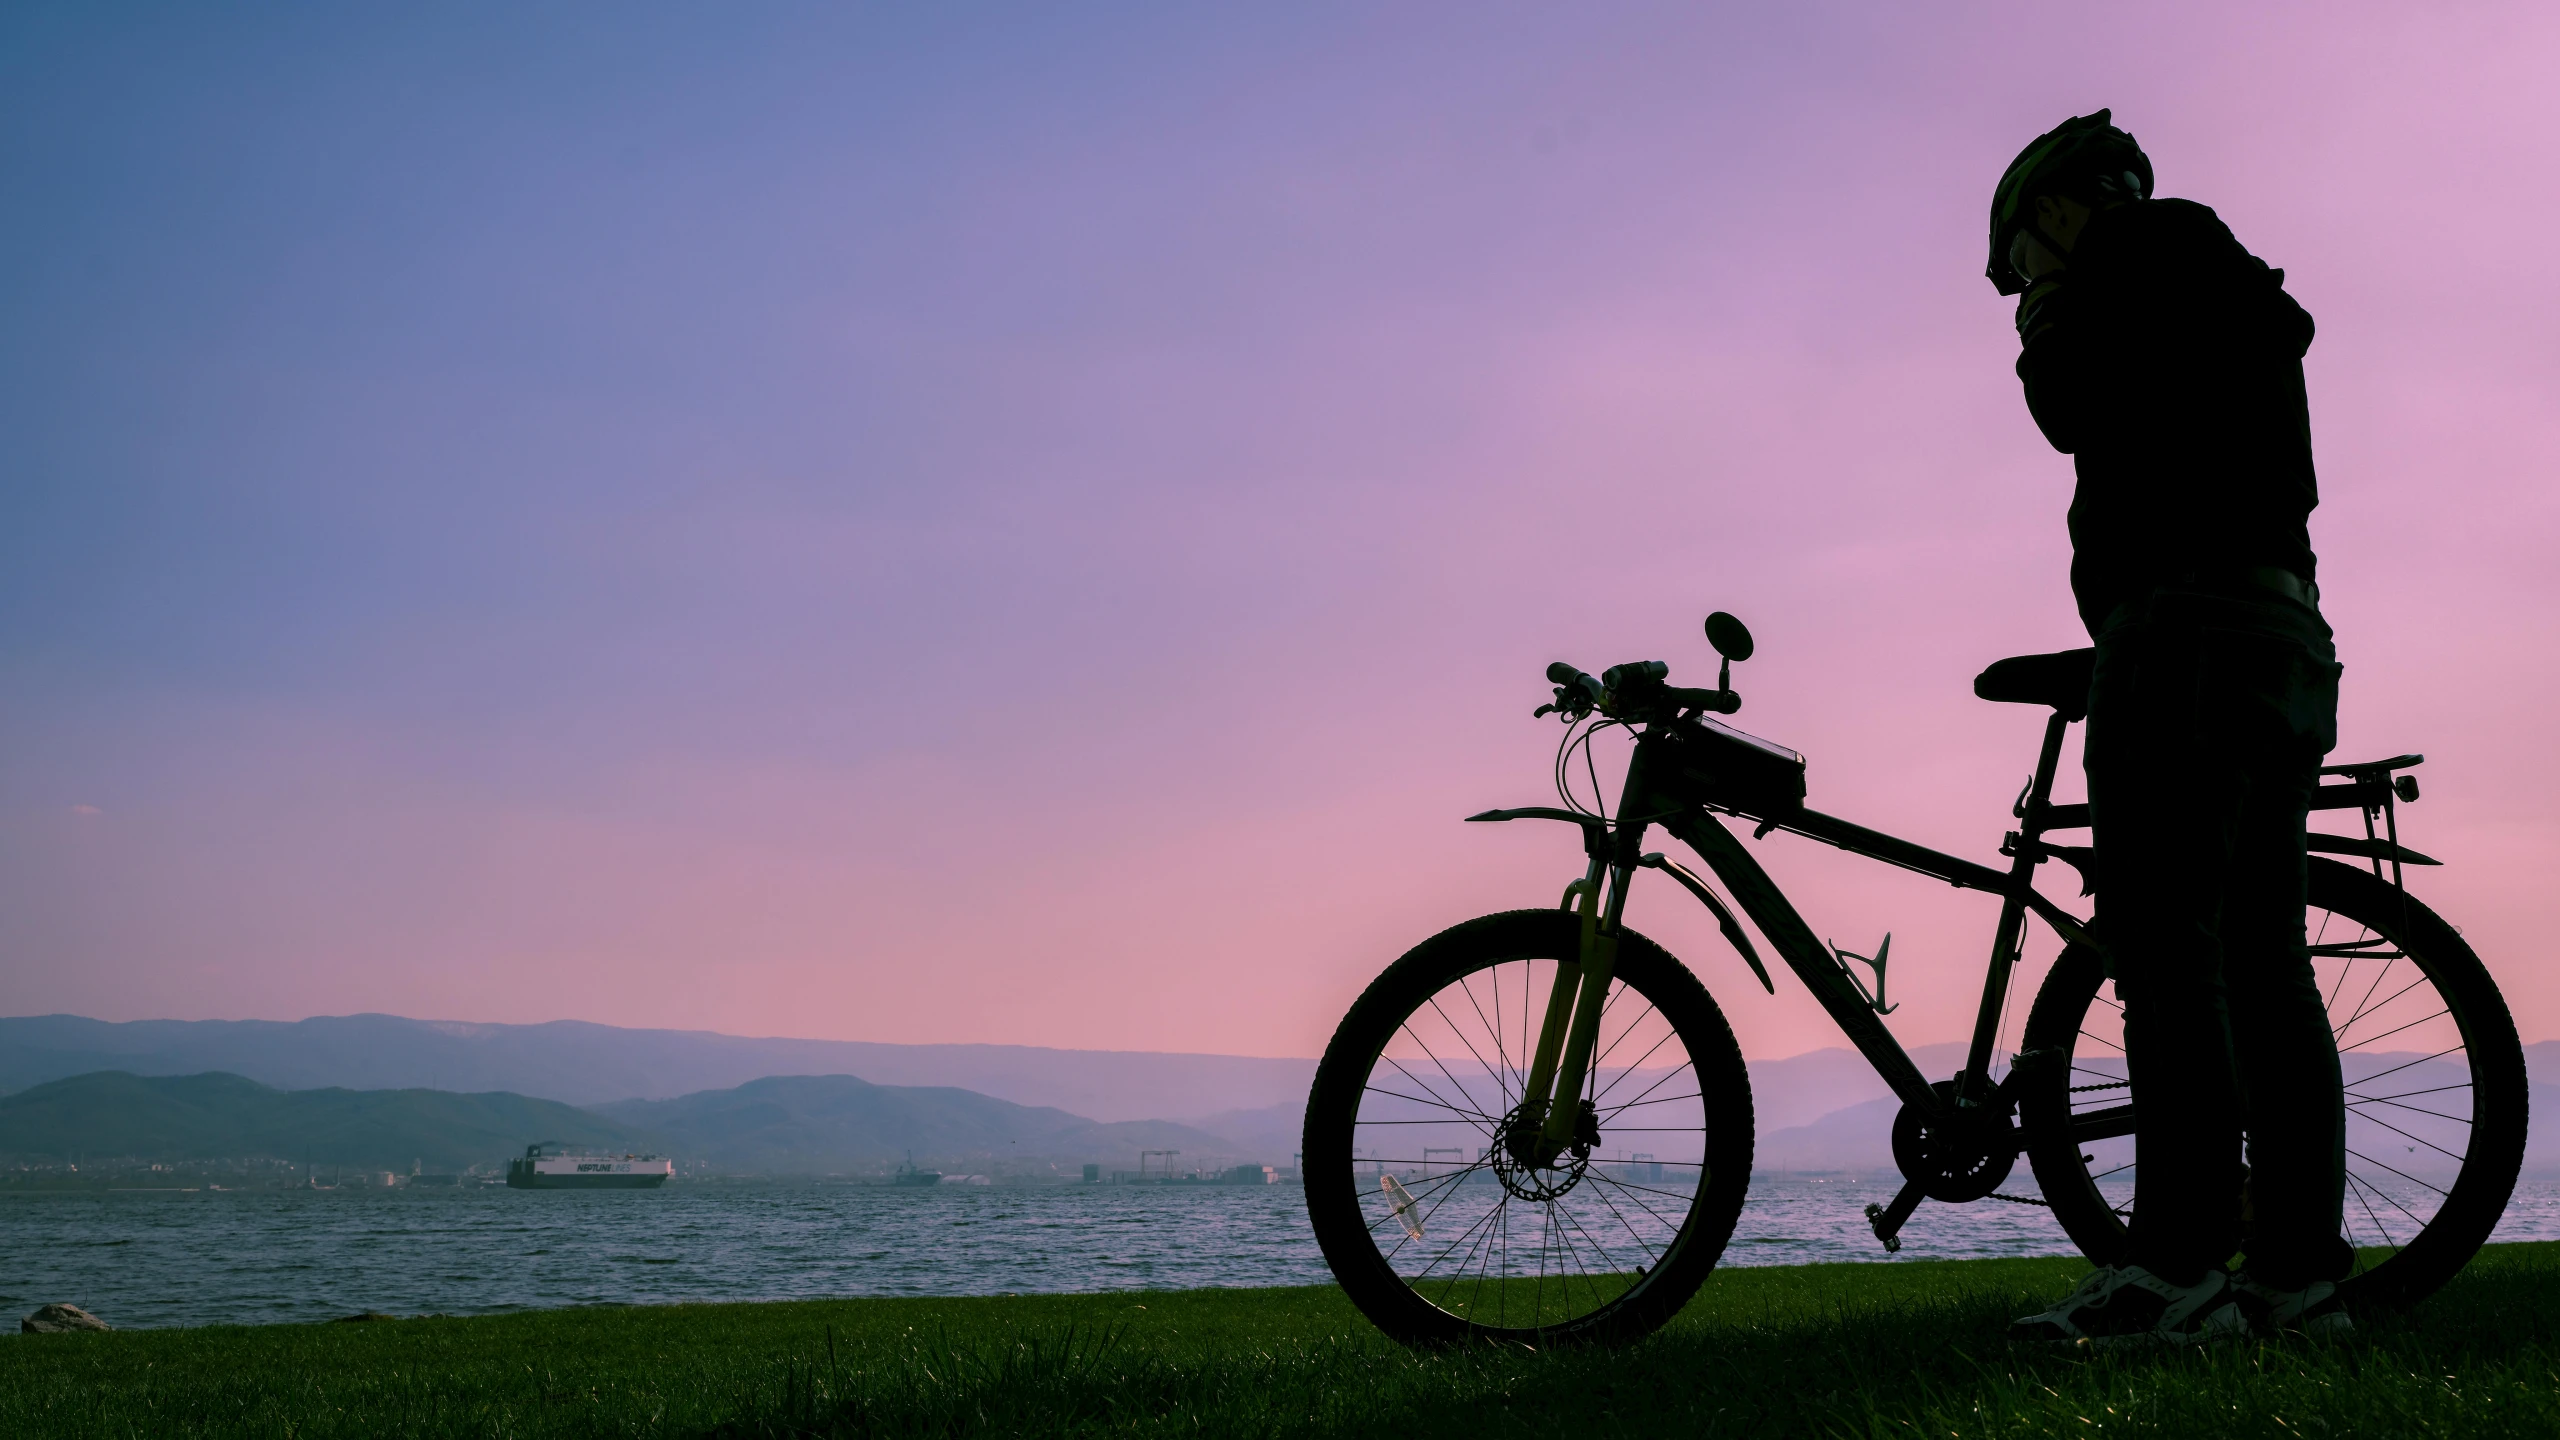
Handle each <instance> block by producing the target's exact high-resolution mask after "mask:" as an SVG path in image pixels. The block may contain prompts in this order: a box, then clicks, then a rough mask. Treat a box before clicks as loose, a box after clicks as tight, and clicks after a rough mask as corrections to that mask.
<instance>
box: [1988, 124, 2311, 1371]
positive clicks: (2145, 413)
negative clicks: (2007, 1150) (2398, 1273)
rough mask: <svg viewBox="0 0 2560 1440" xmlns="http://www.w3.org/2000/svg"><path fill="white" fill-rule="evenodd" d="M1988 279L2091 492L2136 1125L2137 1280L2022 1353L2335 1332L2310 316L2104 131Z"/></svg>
mask: <svg viewBox="0 0 2560 1440" xmlns="http://www.w3.org/2000/svg"><path fill="white" fill-rule="evenodd" d="M1990 277H1991V280H1992V283H1993V284H1994V285H1996V286H1997V287H1998V288H1999V290H2000V293H2001V294H2003V295H2016V294H2020V292H2021V291H2023V292H2024V293H2023V295H2021V297H2020V299H2019V302H2018V336H2019V339H2020V341H2021V342H2022V344H2023V347H2024V348H2023V350H2022V352H2021V353H2020V355H2019V357H2018V378H2019V379H2020V380H2021V381H2023V382H2024V383H2025V386H2026V395H2027V408H2028V409H2029V410H2030V411H2032V412H2033V413H2034V415H2035V420H2036V424H2037V425H2038V426H2039V427H2041V428H2042V429H2043V431H2044V434H2045V438H2046V439H2048V440H2050V441H2052V442H2053V446H2054V448H2055V449H2057V450H2061V451H2064V452H2067V453H2069V454H2070V455H2072V456H2073V457H2074V459H2075V462H2076V465H2077V468H2078V471H2079V488H2078V490H2077V492H2076V493H2075V494H2074V496H2073V497H2072V502H2071V520H2070V525H2071V544H2072V563H2071V588H2072V592H2073V594H2074V595H2075V597H2076V598H2077V599H2078V601H2079V608H2080V617H2081V619H2082V621H2083V622H2084V623H2085V624H2086V625H2087V626H2088V629H2089V634H2090V636H2091V638H2093V639H2094V640H2095V641H2096V642H2097V665H2096V678H2095V682H2094V684H2093V685H2092V687H2091V690H2090V696H2089V726H2088V731H2087V750H2086V765H2087V770H2088V779H2089V800H2090V812H2091V820H2092V822H2093V824H2094V827H2095V830H2096V835H2097V863H2096V879H2097V897H2098V935H2099V938H2100V941H2101V943H2103V944H2104V946H2105V947H2106V949H2107V952H2108V955H2109V959H2110V962H2111V963H2110V967H2109V968H2110V972H2111V973H2112V974H2113V975H2114V977H2115V982H2116V995H2117V997H2118V998H2119V999H2120V1000H2121V1001H2122V1002H2123V1004H2124V1036H2125V1054H2126V1059H2127V1064H2128V1066H2129V1068H2130V1072H2131V1080H2132V1090H2133V1100H2134V1115H2135V1120H2136V1127H2137V1128H2136V1131H2135V1135H2134V1153H2135V1160H2136V1166H2135V1186H2136V1196H2135V1200H2134V1206H2133V1219H2132V1254H2131V1256H2130V1259H2129V1263H2127V1264H2125V1265H2123V1266H2119V1267H2110V1268H2106V1269H2101V1270H2100V1271H2098V1272H2097V1273H2096V1274H2094V1275H2092V1276H2090V1278H2089V1279H2088V1281H2086V1282H2085V1283H2084V1284H2083V1285H2082V1286H2081V1287H2080V1289H2079V1290H2077V1291H2075V1292H2074V1293H2073V1294H2072V1295H2071V1296H2070V1297H2069V1298H2067V1299H2065V1300H2064V1301H2063V1302H2062V1303H2061V1304H2059V1305H2058V1306H2056V1307H2055V1308H2054V1309H2053V1310H2051V1311H2049V1312H2047V1313H2045V1314H2041V1315H2034V1316H2029V1317H2027V1318H2026V1319H2023V1320H2021V1321H2019V1322H2018V1326H2017V1331H2018V1333H2019V1334H2020V1335H2021V1336H2022V1337H2030V1338H2039V1337H2040V1338H2050V1339H2057V1340H2078V1339H2082V1338H2087V1339H2091V1340H2093V1341H2098V1342H2101V1343H2103V1342H2105V1341H2109V1340H2115V1339H2125V1338H2133V1337H2145V1338H2167V1339H2177V1340H2194V1339H2200V1338H2204V1337H2207V1336H2211V1335H2216V1334H2224V1333H2234V1332H2239V1331H2242V1330H2245V1329H2246V1328H2248V1327H2249V1326H2251V1325H2259V1326H2275V1327H2284V1328H2304V1329H2336V1328H2343V1327H2345V1326H2346V1325H2347V1323H2348V1322H2347V1319H2346V1316H2345V1314H2344V1312H2342V1311H2340V1310H2339V1309H2338V1308H2337V1302H2336V1287H2335V1285H2334V1283H2333V1282H2334V1281H2336V1280H2338V1279H2341V1278H2343V1277H2344V1276H2345V1275H2346V1273H2347V1271H2348V1269H2349V1267H2350V1265H2351V1264H2352V1262H2353V1258H2354V1257H2353V1252H2352V1251H2351V1250H2350V1249H2349V1247H2348V1245H2347V1243H2346V1241H2345V1240H2344V1239H2343V1238H2341V1236H2340V1234H2339V1230H2340V1225H2339V1221H2340V1218H2341V1217H2340V1205H2341V1196H2342V1192H2343V1190H2344V1186H2345V1169H2344V1163H2343V1162H2344V1145H2345V1123H2346V1122H2345V1109H2344V1102H2343V1097H2342V1094H2341V1090H2342V1087H2341V1085H2340V1083H2339V1068H2338V1055H2337V1047H2336V1042H2335V1040H2334V1039H2333V1037H2332V1036H2331V1034H2330V1030H2329V1021H2328V1016H2327V1012H2326V1010H2325V1008H2324V1006H2323V1005H2322V1003H2321V997H2320V992H2319V987H2318V985H2317V984H2316V983H2315V982H2314V980H2313V977H2312V971H2311V961H2310V957H2309V954H2308V952H2307V950H2306V949H2305V948H2304V940H2303V906H2304V901H2305V898H2306V897H2305V893H2304V892H2305V885H2306V880H2305V873H2306V872H2305V867H2304V861H2303V830H2304V817H2305V814H2306V810H2307V804H2308V801H2309V799H2310V791H2311V789H2312V787H2313V786H2314V785H2316V784H2317V783H2318V777H2319V766H2320V760H2321V757H2322V756H2324V755H2326V754H2327V753H2328V751H2329V747H2330V746H2331V744H2332V743H2334V742H2335V740H2336V732H2337V705H2338V664H2337V658H2336V652H2335V651H2334V650H2333V649H2332V648H2331V645H2330V632H2329V627H2328V625H2327V624H2326V623H2325V622H2323V621H2322V619H2321V618H2320V611H2319V605H2318V601H2319V591H2318V588H2317V587H2316V586H2315V585H2314V584H2313V580H2314V566H2315V564H2316V562H2315V560H2314V558H2313V556H2312V553H2311V542H2310V535H2309V531H2308V528H2307V525H2306V522H2307V520H2308V517H2309V516H2310V513H2311V510H2312V507H2313V506H2314V505H2316V504H2317V503H2318V502H2319V495H2318V489H2317V486H2316V485H2315V483H2314V480H2313V475H2312V467H2311V422H2310V415H2309V410H2308V407H2307V404H2306V402H2305V399H2304V395H2303V384H2302V356H2303V353H2304V351H2305V350H2306V349H2308V348H2309V346H2310V344H2311V334H2312V325H2311V317H2310V315H2308V314H2307V313H2305V312H2304V310H2303V309H2302V307H2301V306H2300V305H2298V304H2296V303H2294V300H2293V297H2291V296H2289V295H2287V294H2286V293H2285V291H2284V272H2283V271H2281V270H2271V269H2269V268H2268V267H2267V265H2266V264H2265V262H2263V261H2261V260H2259V259H2258V258H2256V257H2255V256H2253V255H2251V254H2250V253H2249V252H2248V251H2247V250H2245V249H2242V248H2241V246H2240V242H2239V241H2238V240H2236V239H2234V238H2233V237H2232V234H2231V231H2230V229H2229V228H2228V227H2226V226H2225V225H2224V224H2223V223H2222V221H2221V220H2220V219H2219V218H2217V217H2216V216H2215V215H2214V213H2213V211H2211V210H2209V209H2207V208H2206V207H2204V206H2202V205H2198V204H2195V203H2194V202H2192V201H2187V200H2154V199H2152V198H2151V162H2150V161H2149V159H2147V158H2146V157H2145V156H2144V155H2143V153H2142V150H2141V148H2140V147H2139V146H2137V145H2136V144H2135V143H2134V140H2133V137H2132V136H2130V135H2128V134H2126V133H2125V132H2123V131H2121V130H2118V129H2116V128H2115V127H2114V126H2112V125H2111V124H2109V123H2108V112H2106V111H2104V110H2101V111H2099V112H2097V113H2096V114H2094V115H2089V116H2084V117H2082V118H2079V119H2075V120H2070V121H2066V122H2064V123H2063V124H2062V125H2061V126H2060V127H2059V128H2057V129H2055V130H2054V131H2052V132H2051V133H2049V134H2047V135H2044V136H2041V137H2039V138H2038V139H2037V140H2036V142H2035V143H2034V144H2032V145H2030V146H2028V147H2027V149H2026V151H2025V152H2024V153H2022V154H2021V155H2020V156H2019V157H2018V159H2017V160H2016V161H2015V162H2014V163H2012V164H2011V166H2010V167H2009V170H2008V173H2007V174H2006V175H2004V176H2002V177H2001V181H2000V185H1999V188H1998V190H1997V192H1996V193H1995V195H1994V197H1993V200H1992V211H1991V265H1990ZM2244 1130H2245V1132H2246V1134H2247V1137H2248V1143H2247V1154H2246V1159H2247V1164H2248V1168H2247V1169H2246V1170H2244V1169H2243V1150H2242V1135H2243V1132H2244ZM2244 1175H2245V1176H2246V1177H2247V1187H2246V1188H2247V1191H2248V1196H2249V1200H2250V1203H2251V1210H2252V1219H2251V1224H2250V1227H2249V1231H2248V1234H2247V1235H2246V1236H2245V1237H2244V1236H2243V1233H2242V1223H2241V1218H2242V1193H2243V1177H2244ZM2244 1239H2245V1243H2246V1247H2247V1252H2248V1253H2247V1256H2246V1268H2245V1269H2244V1270H2243V1271H2242V1272H2241V1273H2240V1274H2239V1275H2237V1276H2231V1275H2226V1274H2225V1272H2224V1268H2223V1267H2224V1266H2225V1265H2226V1264H2227V1263H2229V1261H2230V1260H2231V1258H2232V1256H2233V1255H2234V1253H2235V1252H2237V1251H2239V1250H2240V1249H2241V1248H2242V1245H2243V1243H2244Z"/></svg>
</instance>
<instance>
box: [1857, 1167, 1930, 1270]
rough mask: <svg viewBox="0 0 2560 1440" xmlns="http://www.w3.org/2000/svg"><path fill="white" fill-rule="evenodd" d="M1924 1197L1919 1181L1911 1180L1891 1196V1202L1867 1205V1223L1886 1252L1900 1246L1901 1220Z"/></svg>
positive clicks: (1891, 1251) (1906, 1217) (1895, 1249)
mask: <svg viewBox="0 0 2560 1440" xmlns="http://www.w3.org/2000/svg"><path fill="white" fill-rule="evenodd" d="M1924 1198H1926V1197H1924V1196H1923V1195H1921V1193H1920V1182H1919V1181H1917V1180H1913V1181H1911V1182H1909V1183H1907V1184H1905V1185H1904V1186H1903V1187H1902V1193H1901V1194H1899V1195H1896V1196H1894V1197H1893V1203H1892V1204H1890V1205H1869V1206H1868V1207H1867V1224H1868V1226H1869V1227H1870V1228H1872V1229H1873V1230H1874V1231H1875V1232H1876V1238H1877V1239H1878V1240H1881V1241H1883V1242H1884V1249H1885V1253H1886V1254H1888V1255H1890V1254H1892V1253H1894V1252H1895V1251H1897V1250H1900V1249H1901V1248H1902V1222H1903V1221H1905V1220H1908V1219H1910V1218H1911V1212H1912V1211H1914V1210H1917V1209H1919V1208H1920V1202H1921V1200H1923V1199H1924Z"/></svg>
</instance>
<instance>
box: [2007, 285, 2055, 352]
mask: <svg viewBox="0 0 2560 1440" xmlns="http://www.w3.org/2000/svg"><path fill="white" fill-rule="evenodd" d="M2062 296H2063V288H2062V276H2061V275H2060V274H2053V275H2048V276H2046V277H2045V278H2044V279H2041V280H2038V281H2037V282H2036V283H2035V284H2033V285H2030V286H2028V287H2027V292H2026V293H2025V294H2023V295H2021V296H2019V297H2018V316H2017V324H2018V343H2019V344H2021V345H2026V344H2031V343H2033V342H2034V340H2035V338H2036V336H2037V335H2038V334H2040V333H2042V332H2043V331H2045V330H2046V329H2049V328H2051V326H2052V325H2053V323H2054V321H2055V320H2057V319H2058V318H2060V315H2061V309H2062V306H2061V300H2062Z"/></svg>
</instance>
